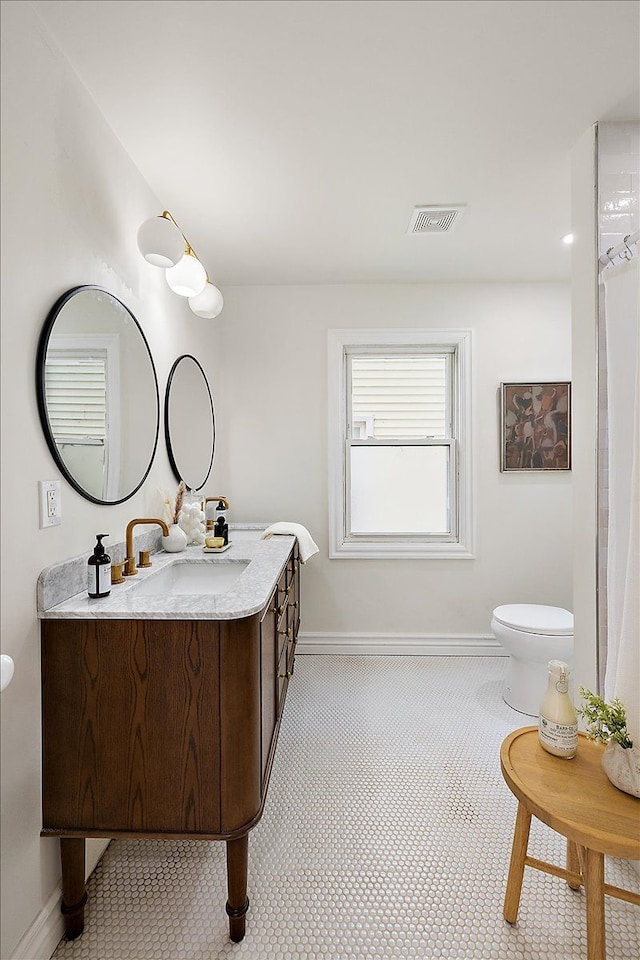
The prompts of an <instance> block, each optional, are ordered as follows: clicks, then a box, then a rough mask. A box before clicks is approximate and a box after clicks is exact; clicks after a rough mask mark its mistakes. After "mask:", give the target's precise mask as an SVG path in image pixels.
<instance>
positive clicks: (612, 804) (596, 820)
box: [500, 727, 640, 860]
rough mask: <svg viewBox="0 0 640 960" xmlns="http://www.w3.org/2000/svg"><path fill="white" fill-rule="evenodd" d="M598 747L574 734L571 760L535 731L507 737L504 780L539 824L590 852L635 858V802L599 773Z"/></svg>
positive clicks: (639, 805) (638, 836)
mask: <svg viewBox="0 0 640 960" xmlns="http://www.w3.org/2000/svg"><path fill="white" fill-rule="evenodd" d="M603 749H604V748H603V747H602V745H601V744H598V743H594V742H593V741H591V740H589V739H587V737H586V736H585V734H583V733H580V734H579V735H578V752H577V754H576V756H575V757H574V758H573V759H571V760H565V759H563V758H561V757H554V756H552V755H551V754H549V753H547V752H546V750H543V749H542V747H541V746H540V744H539V742H538V731H537V728H536V727H522V728H520V729H519V730H516V731H514V732H513V733H512V734H510V735H509V736H508V737H507V738H506V739H505V740H504V742H503V744H502V747H501V750H500V763H501V767H502V772H503V775H504V778H505V780H506V782H507V784H508V786H509V788H510V789H511V791H512V792H513V793H514V794H515V795H516V797H517V798H518V799H519V800H520V801H522V802H523V803H525V804H526V806H527V808H528V809H529V810H530V811H531V813H533V814H534V815H535V816H536V817H537V818H538V819H539V820H542V822H543V823H546V824H547V825H548V826H549V827H551V828H552V829H553V830H557V831H558V833H561V834H562V835H563V836H565V837H567V838H568V839H569V840H573V842H574V843H577V844H579V845H580V846H583V847H588V848H589V849H591V850H597V851H599V852H600V853H605V854H608V855H610V856H612V857H623V858H625V859H629V860H638V859H640V800H639V799H638V798H637V797H632V796H631V795H630V794H628V793H623V792H622V791H621V790H617V789H616V788H615V787H614V786H613V785H612V784H611V783H610V782H609V780H608V778H607V775H606V774H605V772H604V770H603V769H602V752H603Z"/></svg>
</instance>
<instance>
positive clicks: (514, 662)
mask: <svg viewBox="0 0 640 960" xmlns="http://www.w3.org/2000/svg"><path fill="white" fill-rule="evenodd" d="M491 632H492V633H493V635H494V637H495V638H496V640H498V641H499V642H500V643H501V644H502V646H503V647H504V648H505V650H506V651H507V653H508V654H509V668H508V672H507V680H506V684H505V688H504V693H503V695H502V697H503V700H504V702H505V703H507V704H508V705H509V706H510V707H513V709H514V710H518V711H519V712H520V713H526V714H527V715H528V716H530V717H537V716H538V710H539V707H540V701H541V700H542V698H543V696H544V693H545V690H546V689H547V676H548V671H547V664H548V663H549V660H564V662H565V663H568V664H569V667H571V668H573V614H572V613H569V611H568V610H564V609H563V608H562V607H545V606H541V605H539V604H535V603H508V604H505V605H504V606H501V607H496V608H495V610H494V611H493V618H492V620H491Z"/></svg>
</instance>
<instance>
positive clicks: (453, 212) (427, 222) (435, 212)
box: [407, 206, 464, 234]
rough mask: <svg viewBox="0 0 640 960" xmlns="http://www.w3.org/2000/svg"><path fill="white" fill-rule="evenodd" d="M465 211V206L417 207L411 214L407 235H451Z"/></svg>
mask: <svg viewBox="0 0 640 960" xmlns="http://www.w3.org/2000/svg"><path fill="white" fill-rule="evenodd" d="M463 210H464V206H456V207H416V208H415V209H414V211H413V213H412V214H411V220H410V222H409V226H408V228H407V233H409V234H414V233H450V232H451V230H452V229H453V226H454V224H456V223H457V222H458V220H459V219H460V217H461V216H462V212H463Z"/></svg>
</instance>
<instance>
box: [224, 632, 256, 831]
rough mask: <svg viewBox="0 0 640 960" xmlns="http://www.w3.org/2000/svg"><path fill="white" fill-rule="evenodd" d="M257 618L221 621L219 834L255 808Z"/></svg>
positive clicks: (234, 827)
mask: <svg viewBox="0 0 640 960" xmlns="http://www.w3.org/2000/svg"><path fill="white" fill-rule="evenodd" d="M261 739H262V738H261V716H260V616H259V614H256V615H255V616H253V617H245V618H244V619H243V620H221V621H220V746H221V750H220V808H221V810H220V812H221V828H222V831H223V832H230V831H232V830H238V829H239V828H240V827H242V825H243V824H245V823H247V822H248V821H250V820H251V819H252V818H253V817H254V816H255V814H256V811H258V810H259V809H260V801H261V796H262V790H261V787H262V773H261V764H260V747H261Z"/></svg>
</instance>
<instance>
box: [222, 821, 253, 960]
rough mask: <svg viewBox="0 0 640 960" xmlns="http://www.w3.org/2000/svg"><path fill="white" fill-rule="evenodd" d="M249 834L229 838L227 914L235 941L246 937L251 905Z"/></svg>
mask: <svg viewBox="0 0 640 960" xmlns="http://www.w3.org/2000/svg"><path fill="white" fill-rule="evenodd" d="M248 860H249V834H248V833H245V835H244V836H243V837H238V839H237V840H227V906H226V910H227V914H228V916H229V936H230V938H231V939H232V940H233V941H234V943H239V941H240V940H243V939H244V932H245V917H246V913H247V909H248V907H249V898H248V897H247V866H248Z"/></svg>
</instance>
